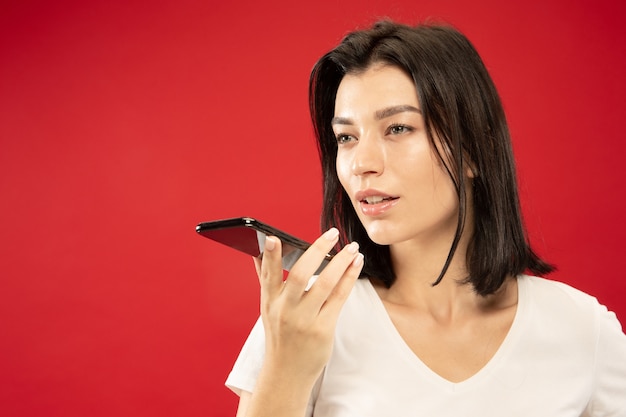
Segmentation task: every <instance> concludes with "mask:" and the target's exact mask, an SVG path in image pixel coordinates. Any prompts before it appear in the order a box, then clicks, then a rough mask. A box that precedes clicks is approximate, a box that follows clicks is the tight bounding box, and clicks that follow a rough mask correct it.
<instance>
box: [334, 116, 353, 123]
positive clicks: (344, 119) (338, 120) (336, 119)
mask: <svg viewBox="0 0 626 417" xmlns="http://www.w3.org/2000/svg"><path fill="white" fill-rule="evenodd" d="M330 124H331V125H353V124H354V122H353V121H352V119H349V118H347V117H333V118H332V120H331V121H330Z"/></svg>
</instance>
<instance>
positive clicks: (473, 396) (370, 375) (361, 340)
mask: <svg viewBox="0 0 626 417" xmlns="http://www.w3.org/2000/svg"><path fill="white" fill-rule="evenodd" d="M517 281H518V288H519V290H518V294H519V295H518V297H519V298H518V306H517V312H516V315H515V319H514V321H513V324H512V326H511V329H510V330H509V332H508V334H507V336H506V338H505V339H504V341H503V343H502V345H501V346H500V348H499V349H498V351H497V352H496V354H495V355H494V356H493V358H492V359H491V360H490V361H489V362H488V363H487V364H486V365H485V366H484V367H483V368H482V369H481V370H480V371H479V372H478V373H476V374H475V375H473V376H472V377H470V378H469V379H467V380H465V381H463V382H460V383H452V382H450V381H447V380H445V379H444V378H442V377H441V376H439V375H438V374H436V373H434V372H433V371H432V370H431V369H430V368H428V367H427V366H426V365H425V364H424V363H423V362H422V361H420V359H419V358H418V357H417V356H416V355H415V354H414V353H413V351H412V350H411V349H410V348H409V347H408V345H407V344H406V343H405V342H404V340H403V339H402V337H401V336H400V334H399V333H398V331H397V330H396V328H395V327H394V325H393V323H392V321H391V319H390V317H389V315H388V314H387V312H386V310H385V307H384V305H383V303H382V301H381V300H380V298H379V297H378V294H377V293H376V291H375V289H374V287H373V286H372V284H371V283H370V282H369V280H367V279H361V280H358V281H357V283H356V285H355V288H354V290H353V292H352V294H351V295H350V297H349V298H348V300H347V301H346V304H345V306H344V307H343V310H342V312H341V315H340V317H339V320H338V323H337V331H336V335H335V342H334V345H333V352H332V355H331V358H330V361H329V362H328V364H327V366H326V368H325V370H324V372H323V374H322V376H321V377H320V380H319V381H318V383H317V384H316V386H315V389H314V390H313V393H312V395H311V400H310V404H309V410H308V412H307V416H315V417H330V416H332V417H348V416H350V417H366V416H371V417H383V416H384V417H387V416H393V417H398V416H424V417H463V416H472V417H473V416H476V417H490V416H493V417H514V416H519V417H542V416H545V417H566V416H567V417H579V416H597V417H599V416H612V417H626V336H625V335H624V333H623V332H622V330H621V326H620V324H619V322H618V321H617V318H616V317H615V314H613V313H611V312H609V311H607V309H606V307H604V306H602V305H600V304H599V303H598V302H597V300H596V299H595V298H593V297H591V296H589V295H587V294H585V293H583V292H580V291H578V290H576V289H574V288H572V287H570V286H567V285H565V284H562V283H558V282H555V281H550V280H546V279H542V278H536V277H529V276H522V277H520V278H518V280H517ZM264 349H265V346H264V332H263V326H262V324H261V321H260V320H259V321H258V322H257V324H256V325H255V327H254V329H253V330H252V332H251V334H250V336H249V338H248V340H247V341H246V343H245V345H244V347H243V349H242V351H241V353H240V356H239V358H238V359H237V362H236V363H235V366H234V368H233V370H232V372H231V374H230V375H229V377H228V379H227V381H226V385H227V386H228V387H229V388H231V389H232V390H233V391H235V392H236V393H240V392H241V390H245V391H250V392H252V391H253V390H254V385H255V381H256V378H257V375H258V373H259V370H260V368H261V364H262V361H263V355H264Z"/></svg>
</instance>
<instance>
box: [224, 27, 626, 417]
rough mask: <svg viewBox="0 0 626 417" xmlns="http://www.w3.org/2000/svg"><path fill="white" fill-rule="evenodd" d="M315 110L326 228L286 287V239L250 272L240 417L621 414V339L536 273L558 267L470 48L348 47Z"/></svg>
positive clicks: (356, 43) (393, 30) (441, 41)
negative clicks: (527, 224)
mask: <svg viewBox="0 0 626 417" xmlns="http://www.w3.org/2000/svg"><path fill="white" fill-rule="evenodd" d="M310 103H311V114H312V118H313V123H314V126H315V130H316V135H317V139H318V142H319V149H320V155H321V160H322V166H323V175H324V209H323V213H322V223H323V225H324V227H325V228H328V230H327V231H326V232H325V233H324V234H323V235H322V236H321V237H320V238H319V239H318V240H317V241H316V242H315V243H314V244H313V245H312V246H311V248H310V249H309V250H308V251H307V252H306V253H305V254H304V256H303V257H302V258H301V259H300V260H299V261H298V263H297V264H296V265H295V266H294V267H293V269H292V271H291V273H290V274H289V277H288V278H287V280H286V281H285V282H284V283H283V274H282V270H281V262H280V258H281V257H280V253H281V243H280V241H279V240H278V239H276V238H269V239H268V241H267V242H266V252H265V255H264V258H263V261H262V262H261V261H259V260H255V261H256V267H257V273H258V275H259V280H260V283H261V320H260V321H259V322H258V323H257V325H256V326H255V328H254V329H253V331H252V333H251V335H250V337H249V338H248V340H247V342H246V344H245V345H244V348H243V350H242V352H241V354H240V357H239V358H238V360H237V363H236V364H235V367H234V369H233V371H232V373H231V374H230V376H229V378H228V381H227V385H228V386H229V387H231V388H232V389H233V390H235V391H236V392H237V393H239V394H240V395H241V399H240V406H239V410H238V414H237V415H238V416H249V417H251V416H271V417H279V416H305V415H306V416H336V417H339V416H341V417H343V416H402V415H411V416H438V417H446V416H454V417H458V416H481V417H486V416H498V417H501V416H525V417H527V416H550V417H560V416H563V417H565V416H568V417H573V416H622V417H623V416H626V336H625V335H624V333H623V332H622V330H621V326H620V324H619V322H618V321H617V319H616V317H615V315H614V314H612V313H610V312H608V311H607V310H606V308H605V307H603V306H601V305H600V304H598V302H597V301H596V300H595V299H594V298H592V297H591V296H589V295H586V294H584V293H581V292H579V291H577V290H575V289H573V288H571V287H569V286H567V285H564V284H561V283H557V282H554V281H549V280H546V279H543V278H538V277H535V276H532V275H542V274H545V273H548V272H550V271H551V269H552V267H551V266H550V265H548V264H547V263H545V262H544V261H542V260H541V259H539V257H538V256H537V255H536V254H535V253H534V252H533V251H532V250H531V248H530V246H529V244H528V242H527V240H526V237H525V232H524V228H523V225H522V221H521V215H520V208H519V201H518V193H517V189H516V178H515V169H514V162H513V156H512V152H511V144H510V139H509V132H508V129H507V125H506V120H505V116H504V112H503V109H502V106H501V103H500V100H499V97H498V94H497V92H496V89H495V87H494V85H493V83H492V81H491V79H490V77H489V75H488V73H487V71H486V69H485V67H484V65H483V63H482V61H481V59H480V57H479V56H478V54H477V53H476V51H475V49H474V48H473V47H472V45H471V44H470V43H469V41H468V40H467V39H466V38H465V37H464V36H463V35H461V34H460V33H458V32H457V31H455V30H454V29H451V28H448V27H440V26H418V27H415V28H412V27H407V26H403V25H399V24H394V23H391V22H380V23H378V24H376V25H375V26H374V27H372V28H371V29H369V30H365V31H358V32H354V33H352V34H350V35H349V36H347V37H346V38H345V39H344V40H343V41H342V42H341V44H340V45H339V46H337V47H336V48H335V49H334V50H332V51H331V52H329V53H328V54H326V55H325V56H324V57H322V58H321V59H320V61H319V62H318V63H317V64H316V66H315V68H314V70H313V73H312V75H311V83H310ZM335 247H341V248H342V249H341V250H340V251H339V252H338V254H337V255H336V256H335V257H334V259H333V261H332V262H331V263H330V264H329V265H328V266H327V267H326V268H325V269H324V270H323V272H322V273H321V274H320V275H319V278H318V279H317V281H316V282H315V283H314V284H313V286H312V287H311V288H310V289H309V290H307V283H308V281H309V278H310V277H311V276H312V275H313V274H314V273H315V271H316V270H317V268H318V266H319V264H320V262H321V261H322V259H323V257H324V254H326V253H327V252H329V251H330V250H331V249H333V248H335ZM525 274H532V275H525ZM359 277H361V279H358V278H359Z"/></svg>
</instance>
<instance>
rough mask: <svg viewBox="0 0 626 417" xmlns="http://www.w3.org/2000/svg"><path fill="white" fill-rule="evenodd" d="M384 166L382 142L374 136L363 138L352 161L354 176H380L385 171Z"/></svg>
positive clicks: (364, 136)
mask: <svg viewBox="0 0 626 417" xmlns="http://www.w3.org/2000/svg"><path fill="white" fill-rule="evenodd" d="M384 165H385V164H384V154H383V150H382V148H381V146H380V141H379V140H378V139H377V138H376V137H374V136H373V135H363V136H361V138H359V141H358V142H357V144H356V147H355V152H354V157H353V159H352V173H353V174H354V175H380V174H382V172H383V170H384Z"/></svg>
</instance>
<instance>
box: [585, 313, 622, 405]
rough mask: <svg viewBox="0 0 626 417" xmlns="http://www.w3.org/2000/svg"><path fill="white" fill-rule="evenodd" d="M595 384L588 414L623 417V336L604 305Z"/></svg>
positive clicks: (599, 319)
mask: <svg viewBox="0 0 626 417" xmlns="http://www.w3.org/2000/svg"><path fill="white" fill-rule="evenodd" d="M597 340H598V345H597V349H596V358H595V361H596V364H595V381H594V389H593V395H592V398H591V401H590V402H589V407H588V411H589V415H591V416H594V417H626V335H625V334H624V333H623V331H622V326H621V325H620V323H619V321H618V320H617V317H616V316H615V314H614V313H613V312H610V311H608V310H607V309H606V307H604V306H600V311H599V313H598V339H597Z"/></svg>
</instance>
